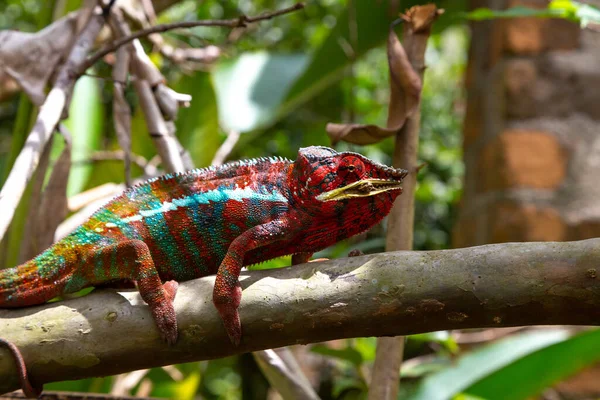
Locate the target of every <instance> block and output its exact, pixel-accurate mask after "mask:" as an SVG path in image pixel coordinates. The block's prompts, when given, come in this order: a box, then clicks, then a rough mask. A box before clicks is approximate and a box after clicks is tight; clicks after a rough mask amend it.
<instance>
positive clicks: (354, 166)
mask: <svg viewBox="0 0 600 400" xmlns="http://www.w3.org/2000/svg"><path fill="white" fill-rule="evenodd" d="M364 169H365V166H364V164H363V162H362V161H361V160H360V159H359V158H358V157H355V156H348V157H345V158H344V159H343V160H342V163H341V165H340V172H342V173H343V174H350V175H351V176H352V177H353V178H355V177H356V176H359V177H360V176H361V175H362V173H363V171H364Z"/></svg>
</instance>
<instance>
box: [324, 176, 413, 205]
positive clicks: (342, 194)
mask: <svg viewBox="0 0 600 400" xmlns="http://www.w3.org/2000/svg"><path fill="white" fill-rule="evenodd" d="M401 185H402V182H401V181H392V180H387V179H362V180H360V181H357V182H354V183H351V184H349V185H346V186H344V187H341V188H337V189H333V190H330V191H328V192H325V193H321V194H320V195H318V196H317V197H316V198H317V200H319V201H323V202H325V201H339V200H345V199H352V198H356V197H369V196H375V195H377V194H380V193H384V192H389V191H391V190H402V186H401Z"/></svg>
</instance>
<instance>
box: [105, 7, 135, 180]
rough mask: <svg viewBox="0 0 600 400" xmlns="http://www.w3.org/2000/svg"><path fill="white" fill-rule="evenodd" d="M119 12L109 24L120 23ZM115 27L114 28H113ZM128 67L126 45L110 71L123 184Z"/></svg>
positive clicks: (126, 154) (128, 147)
mask: <svg viewBox="0 0 600 400" xmlns="http://www.w3.org/2000/svg"><path fill="white" fill-rule="evenodd" d="M121 19H122V18H121V14H120V12H119V13H117V12H116V13H114V17H113V18H111V21H110V22H111V25H113V24H115V23H117V24H118V23H121ZM113 29H115V28H113ZM129 68H130V52H129V50H128V49H127V48H126V47H120V48H119V49H118V50H117V58H116V62H115V65H114V67H113V71H112V77H113V80H114V81H113V82H114V83H113V87H114V89H113V120H114V126H115V133H116V135H117V140H118V142H119V146H120V147H121V149H123V163H124V164H125V184H126V185H127V186H128V187H129V186H131V108H130V107H129V104H128V103H127V100H126V99H125V86H126V81H127V74H128V73H129Z"/></svg>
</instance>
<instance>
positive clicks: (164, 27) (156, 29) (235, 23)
mask: <svg viewBox="0 0 600 400" xmlns="http://www.w3.org/2000/svg"><path fill="white" fill-rule="evenodd" d="M302 8H304V4H303V3H296V4H294V5H293V6H291V7H287V8H283V9H281V10H278V11H273V12H270V13H265V14H261V15H259V16H256V17H247V16H245V15H241V16H239V17H238V18H233V19H215V20H200V21H184V22H174V23H171V24H161V25H156V26H152V27H150V28H146V29H141V30H139V31H137V32H134V33H132V34H131V35H129V36H125V37H122V38H120V39H118V40H116V41H115V42H113V43H112V44H109V45H107V46H106V47H105V48H104V49H102V50H99V51H98V52H97V53H95V54H94V55H92V56H91V57H90V58H88V59H87V61H86V62H84V63H83V64H82V65H81V67H80V68H79V71H78V73H79V75H81V74H82V73H83V72H85V71H86V70H87V69H88V68H89V67H91V66H92V65H94V64H95V63H96V62H98V60H100V59H101V58H102V57H104V56H105V55H107V54H109V53H112V52H113V51H115V50H117V49H118V48H119V47H121V46H123V45H124V44H127V43H129V42H131V41H133V40H135V39H139V38H142V37H144V36H148V35H150V34H152V33H160V32H166V31H170V30H173V29H179V28H195V27H197V26H222V27H229V28H237V27H243V26H246V24H247V23H253V22H258V21H264V20H267V19H271V18H274V17H277V16H280V15H283V14H287V13H290V12H293V11H297V10H300V9H302Z"/></svg>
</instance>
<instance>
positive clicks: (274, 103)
mask: <svg viewBox="0 0 600 400" xmlns="http://www.w3.org/2000/svg"><path fill="white" fill-rule="evenodd" d="M307 60H308V57H307V56H305V55H302V54H290V55H276V54H270V53H267V52H264V51H261V52H257V53H246V54H243V55H242V56H240V57H239V58H238V59H236V60H234V61H226V62H222V63H220V64H219V66H218V67H217V68H216V69H215V71H214V74H213V76H214V82H215V88H216V90H217V100H218V104H219V116H220V119H221V123H222V124H223V128H224V129H226V130H230V129H233V130H236V131H240V132H247V131H251V130H254V129H256V128H258V127H261V126H264V125H268V124H271V123H272V122H273V121H274V120H275V118H276V115H277V111H278V109H279V106H280V104H281V102H282V100H283V99H284V96H285V94H286V93H287V91H288V90H289V88H290V86H291V84H292V83H293V82H294V81H295V80H296V78H297V77H298V76H299V75H300V73H301V72H302V70H303V69H304V66H305V64H306V62H307Z"/></svg>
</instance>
